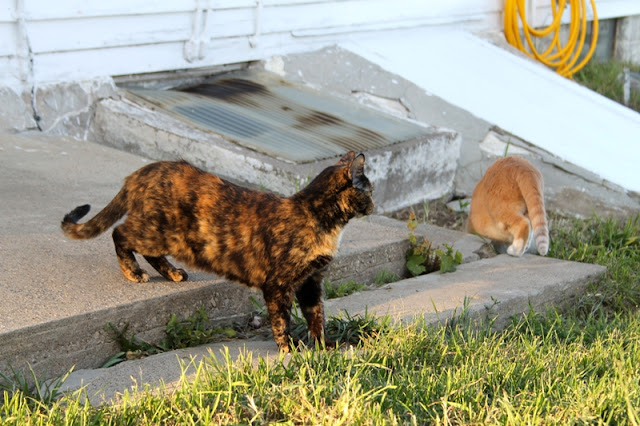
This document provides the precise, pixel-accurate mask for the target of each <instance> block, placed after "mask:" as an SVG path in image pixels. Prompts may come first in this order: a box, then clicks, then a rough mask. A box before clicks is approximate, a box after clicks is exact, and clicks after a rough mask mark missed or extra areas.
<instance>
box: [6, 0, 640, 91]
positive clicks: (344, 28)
mask: <svg viewBox="0 0 640 426" xmlns="http://www.w3.org/2000/svg"><path fill="white" fill-rule="evenodd" d="M3 2H5V3H7V4H6V6H5V7H0V40H2V42H1V43H0V86H11V87H14V88H15V89H16V91H18V92H20V91H23V90H28V89H30V86H31V83H33V84H35V85H38V84H45V83H50V82H57V81H65V80H78V79H90V78H94V77H99V76H105V75H120V74H136V73H145V72H155V71H164V70H171V69H185V68H194V67H205V66H212V65H220V64H225V63H233V62H244V61H249V60H255V59H262V58H265V57H267V56H271V55H274V54H286V53H291V52H298V51H302V50H306V49H312V48H318V47H321V46H323V45H327V44H331V43H337V42H340V41H341V40H343V39H344V38H345V37H347V36H348V34H350V33H354V32H362V31H374V30H388V29H394V28H407V27H418V26H429V25H443V24H453V25H458V26H463V27H465V28H469V29H474V30H491V29H494V30H497V29H500V28H501V27H502V8H503V3H504V0H447V1H443V0H400V1H391V0H188V1H186V0H182V1H178V0H110V1H105V0H57V1H51V0H3ZM536 2H537V3H535V10H536V19H539V20H540V22H544V21H545V19H548V15H549V7H548V1H547V0H545V1H541V0H536ZM597 4H598V11H599V14H600V16H601V18H607V17H614V16H624V15H632V14H640V1H638V0H598V2H597ZM197 8H200V9H201V10H207V11H208V12H207V13H204V14H203V15H202V16H203V17H205V16H206V17H207V19H206V20H207V22H206V30H204V31H203V32H202V33H198V32H197V31H196V32H194V20H195V17H196V9H197ZM20 19H22V21H21V22H22V23H23V24H24V25H23V26H22V27H21V26H20V25H19V23H18V22H19V20H20ZM21 28H22V29H23V30H24V31H21ZM25 36H26V37H25ZM27 41H28V44H27ZM189 41H191V42H192V43H191V45H186V43H187V42H189ZM200 45H202V47H203V50H202V53H203V55H202V57H199V55H198V51H197V47H198V46H200ZM189 47H193V49H192V50H191V51H189ZM31 61H32V62H31Z"/></svg>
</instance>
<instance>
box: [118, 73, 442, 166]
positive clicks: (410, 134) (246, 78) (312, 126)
mask: <svg viewBox="0 0 640 426" xmlns="http://www.w3.org/2000/svg"><path fill="white" fill-rule="evenodd" d="M129 92H130V93H132V94H133V95H134V97H138V98H140V99H141V100H143V101H144V102H148V103H151V104H152V105H154V106H155V107H157V108H160V109H161V110H164V111H165V112H167V113H169V114H170V115H172V116H174V117H176V118H179V119H180V120H182V121H184V122H186V123H188V124H190V125H193V126H197V127H199V128H200V129H203V130H206V131H212V132H215V133H217V134H220V135H222V136H223V137H224V138H225V139H227V140H229V141H232V142H234V143H236V144H238V145H241V146H243V147H245V148H248V149H251V150H254V151H257V152H260V153H263V154H266V155H269V156H271V157H273V158H277V159H280V160H284V161H287V162H290V163H297V164H303V163H310V162H315V161H319V160H323V159H327V158H333V157H337V156H341V155H344V154H345V153H346V152H347V151H356V152H363V151H368V150H371V149H376V148H384V147H386V146H389V145H393V144H396V143H400V142H404V141H408V140H411V139H416V138H419V137H422V136H424V135H428V134H430V133H431V132H432V131H433V129H429V128H428V127H426V126H421V125H419V124H418V123H415V122H412V121H408V120H404V119H401V118H396V117H394V116H391V115H388V114H384V113H382V112H378V111H376V110H374V109H371V108H366V107H361V106H359V105H357V104H355V103H354V102H349V101H346V100H343V99H340V98H337V97H335V96H331V95H327V94H324V93H321V92H317V91H313V90H311V89H309V88H307V87H304V86H300V85H295V84H293V83H290V82H287V81H285V80H283V79H282V78H281V77H280V76H278V75H276V74H273V73H269V72H265V71H258V70H243V71H235V72H231V73H226V74H221V75H217V76H213V77H211V78H208V79H207V80H205V82H204V83H202V84H200V85H198V86H194V87H190V88H187V89H182V90H149V89H129Z"/></svg>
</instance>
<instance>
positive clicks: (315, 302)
mask: <svg viewBox="0 0 640 426" xmlns="http://www.w3.org/2000/svg"><path fill="white" fill-rule="evenodd" d="M322 277H323V274H322V273H321V272H316V273H314V274H312V275H311V276H310V277H308V278H307V279H306V280H305V281H304V282H303V283H302V285H301V286H300V287H299V288H298V290H297V291H296V298H297V299H298V305H299V306H300V310H301V311H302V315H304V318H305V319H306V320H307V326H308V327H309V332H310V334H311V337H312V338H313V339H314V340H315V341H316V342H321V341H322V339H323V338H324V339H325V340H324V343H325V345H326V346H334V345H335V342H333V341H331V340H329V339H326V337H325V336H323V334H324V307H323V304H322Z"/></svg>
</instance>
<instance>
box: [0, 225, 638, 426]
mask: <svg viewBox="0 0 640 426" xmlns="http://www.w3.org/2000/svg"><path fill="white" fill-rule="evenodd" d="M551 223H552V232H551V241H552V245H551V254H552V255H553V256H555V257H560V258H565V259H572V260H578V261H583V262H593V263H600V264H604V265H606V266H607V267H608V268H609V272H608V273H607V276H606V278H605V279H604V280H603V281H602V282H600V283H596V284H593V285H592V286H591V288H590V289H589V291H588V292H587V294H585V295H584V296H583V297H582V298H581V299H580V300H579V301H578V303H575V304H573V305H572V306H571V307H570V308H568V309H566V310H564V311H558V310H550V311H548V312H546V313H541V314H536V313H533V312H530V313H529V314H527V315H524V316H522V317H518V318H514V319H513V321H512V323H511V325H510V326H509V327H507V329H506V330H504V331H501V332H495V331H492V330H490V329H489V328H486V327H484V326H479V325H477V324H474V323H473V322H472V321H471V320H470V319H469V317H468V316H467V315H465V312H462V313H461V315H460V316H459V318H457V319H456V320H455V321H451V322H449V324H448V325H447V326H438V327H436V326H427V325H425V324H424V323H423V322H421V321H419V320H416V321H415V322H414V323H412V324H409V325H407V326H404V327H399V326H395V325H392V324H391V323H390V322H389V321H384V320H380V319H379V320H374V319H373V318H372V317H370V316H365V317H364V318H363V317H356V318H351V317H346V318H342V319H340V320H335V319H331V320H330V321H329V324H328V325H327V330H328V332H330V330H332V331H331V332H335V333H342V335H344V333H345V330H347V329H348V330H350V332H354V330H360V331H361V332H360V333H359V334H357V333H353V334H352V341H354V342H358V343H357V346H356V347H355V349H347V350H344V351H316V350H313V351H308V350H303V351H300V352H295V353H294V354H293V355H292V357H291V358H290V360H289V362H288V363H287V362H284V361H283V360H280V361H276V362H275V363H266V362H264V361H260V362H259V365H258V367H257V368H253V367H252V364H251V359H250V358H246V357H245V358H241V359H240V360H239V361H237V362H236V363H235V364H232V365H222V366H221V365H216V364H214V363H213V362H212V361H211V360H207V361H206V362H205V363H204V364H202V365H200V366H199V368H198V373H197V375H196V377H195V379H193V380H189V381H187V380H184V381H183V382H182V383H181V384H180V385H179V386H178V388H177V390H175V391H173V392H171V393H170V392H168V391H167V392H163V391H159V392H149V391H144V390H141V391H138V392H134V393H131V394H126V395H125V396H124V397H123V399H122V402H121V403H119V404H116V405H113V406H100V407H92V406H90V405H88V404H86V403H84V402H83V399H82V398H80V397H79V395H78V394H74V395H69V396H64V397H63V398H62V399H60V400H58V401H56V402H49V403H38V402H37V401H35V400H32V399H30V397H29V396H28V395H26V394H24V393H22V392H21V391H16V392H13V393H10V392H6V393H5V403H4V404H3V405H2V406H1V407H0V424H16V425H17V424H20V425H22V424H118V425H119V424H127V425H129V424H131V425H147V424H171V425H174V424H175V425H177V424H180V425H182V424H187V425H188V424H269V423H275V424H331V425H334V424H345V425H358V424H477V425H484V424H545V425H547V424H560V425H565V424H617V425H637V424H638V423H640V414H639V413H640V311H639V310H638V291H639V290H638V289H639V287H640V285H639V284H640V283H639V279H638V272H637V271H640V244H639V242H638V241H639V239H640V229H639V227H638V218H635V219H632V220H629V221H624V222H622V223H618V222H615V221H612V220H605V219H599V218H592V219H588V220H574V219H563V218H561V217H557V216H554V217H552V219H551ZM332 321H334V323H332ZM354 324H356V325H358V327H354ZM34 401H35V402H34Z"/></svg>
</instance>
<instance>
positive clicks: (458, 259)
mask: <svg viewBox="0 0 640 426" xmlns="http://www.w3.org/2000/svg"><path fill="white" fill-rule="evenodd" d="M443 246H444V247H445V248H446V251H445V250H442V249H437V250H436V255H437V256H438V257H439V258H440V273H441V274H445V273H447V272H455V271H456V269H457V268H458V265H460V264H462V253H460V252H459V251H458V250H456V251H453V247H451V246H450V245H449V244H446V243H445V244H443Z"/></svg>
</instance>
